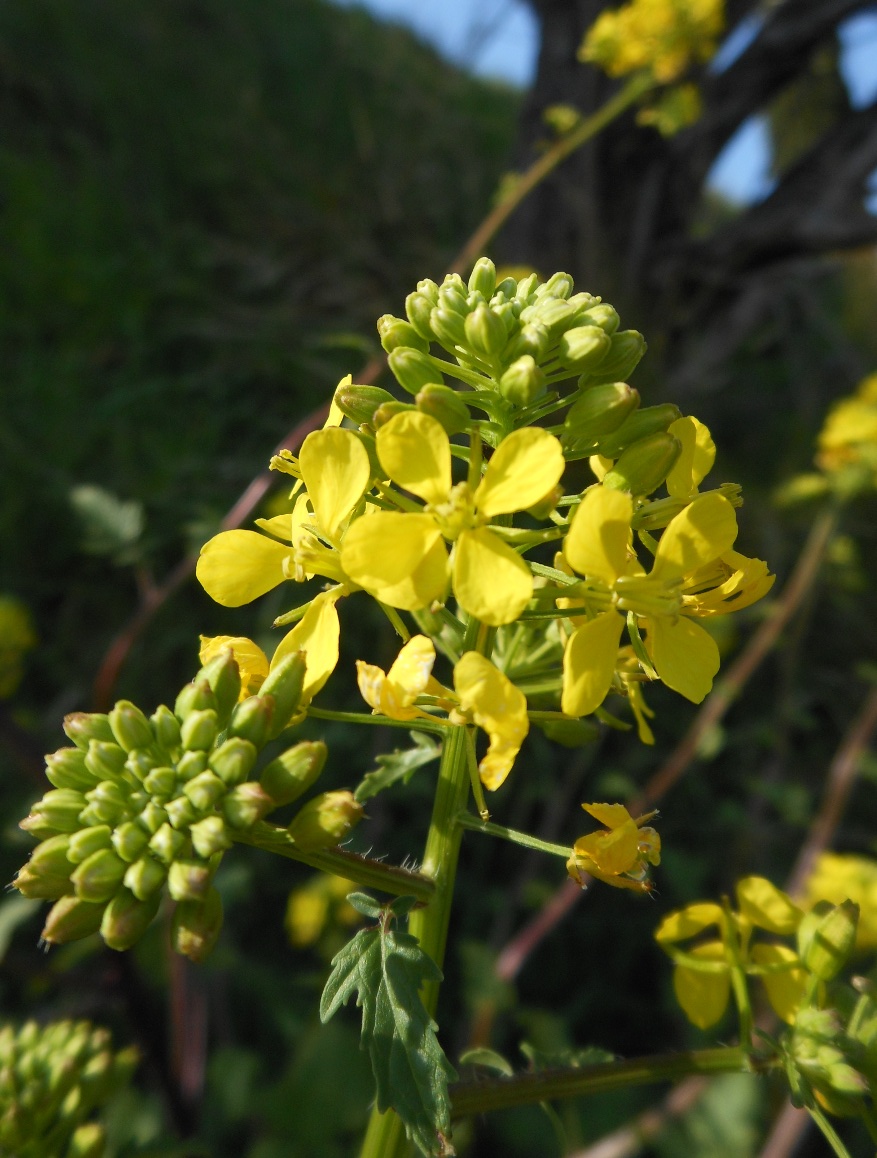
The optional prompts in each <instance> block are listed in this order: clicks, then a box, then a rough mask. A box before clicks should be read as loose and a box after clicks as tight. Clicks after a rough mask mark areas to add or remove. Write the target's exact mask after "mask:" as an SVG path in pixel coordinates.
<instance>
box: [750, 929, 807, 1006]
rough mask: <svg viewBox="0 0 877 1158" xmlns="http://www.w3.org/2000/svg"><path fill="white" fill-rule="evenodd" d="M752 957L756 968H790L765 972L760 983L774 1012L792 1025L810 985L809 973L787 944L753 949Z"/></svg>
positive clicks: (754, 946)
mask: <svg viewBox="0 0 877 1158" xmlns="http://www.w3.org/2000/svg"><path fill="white" fill-rule="evenodd" d="M750 957H751V959H752V961H753V962H754V964H756V965H773V966H778V965H785V966H787V968H784V969H777V970H776V972H774V971H771V972H770V973H762V974H761V980H762V981H763V982H764V988H765V989H766V990H767V999H768V1001H769V1002H770V1004H771V1008H772V1009H773V1011H774V1013H775V1014H776V1015H777V1017H779V1018H780V1019H781V1020H782V1021H785V1022H786V1023H787V1024H789V1025H791V1024H792V1022H793V1021H794V1020H795V1013H796V1012H797V1010H798V1008H799V1006H800V1005H801V1002H802V1001H803V1000H804V994H805V993H806V992H807V986H808V982H809V974H808V973H807V971H806V969H803V968H802V967H801V964H800V960H799V958H798V954H797V953H796V952H795V951H794V949H792V948H790V946H788V945H768V944H765V943H761V944H758V945H753V946H752V952H751V953H750Z"/></svg>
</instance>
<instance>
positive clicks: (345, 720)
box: [308, 707, 448, 736]
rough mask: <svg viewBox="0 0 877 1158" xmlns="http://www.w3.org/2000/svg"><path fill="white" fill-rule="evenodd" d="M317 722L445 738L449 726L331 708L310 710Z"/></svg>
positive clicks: (440, 723)
mask: <svg viewBox="0 0 877 1158" xmlns="http://www.w3.org/2000/svg"><path fill="white" fill-rule="evenodd" d="M308 715H309V716H313V717H314V719H315V720H337V721H338V722H339V723H341V724H373V725H375V727H379V728H404V729H405V731H406V732H431V733H432V734H433V735H434V736H444V735H445V733H446V732H447V730H448V725H447V724H446V723H445V722H444V721H443V720H442V721H436V723H434V724H431V723H430V722H429V721H428V720H424V719H422V718H418V719H416V720H391V719H390V717H389V716H371V715H369V714H368V712H334V711H332V710H331V709H330V708H313V707H309V708H308Z"/></svg>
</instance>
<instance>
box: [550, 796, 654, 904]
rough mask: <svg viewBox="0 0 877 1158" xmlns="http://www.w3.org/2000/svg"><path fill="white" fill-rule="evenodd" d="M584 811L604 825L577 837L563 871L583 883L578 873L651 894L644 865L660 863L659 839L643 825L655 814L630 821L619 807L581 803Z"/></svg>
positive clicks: (629, 816) (627, 814) (577, 882)
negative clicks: (565, 869) (565, 870)
mask: <svg viewBox="0 0 877 1158" xmlns="http://www.w3.org/2000/svg"><path fill="white" fill-rule="evenodd" d="M582 808H584V810H585V812H587V813H589V814H590V815H591V816H593V817H594V819H595V820H599V822H600V823H601V824H602V825H604V828H602V829H598V830H597V832H591V833H589V834H588V835H587V836H580V837H579V839H578V840H577V841H576V842H575V844H574V845H573V850H572V855H571V856H570V858H569V860H568V861H567V863H566V868H567V872H568V873H569V875H570V876H571V877H572V879H573V880H574V881H575V882H576V884H583V883H584V882H583V880H582V874H583V873H587V874H588V875H589V876H592V877H596V878H597V879H598V880H601V881H605V882H606V884H607V885H614V886H615V888H618V889H633V890H634V891H635V892H638V893H648V892H651V889H652V882H651V881H650V880H649V877H648V871H649V870H648V866H649V865H650V864H653V865H657V864H660V863H661V838H660V836H658V834H657V832H655V830H654V829H653V828H649V827H648V826H647V825H646V823H645V822H646V821H647V820H651V819H652V817H653V816H655V815H656V814H655V813H654V812H649V813H647V814H646V815H645V816H639V817H637V818H636V819H634V818H633V817H632V816H631V815H630V813H629V812H628V811H627V809H626V808H625V807H624V805H623V804H583V805H582Z"/></svg>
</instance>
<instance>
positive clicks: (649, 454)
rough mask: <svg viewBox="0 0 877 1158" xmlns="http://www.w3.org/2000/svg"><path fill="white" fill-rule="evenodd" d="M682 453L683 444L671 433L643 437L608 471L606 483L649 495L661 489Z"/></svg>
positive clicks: (620, 489)
mask: <svg viewBox="0 0 877 1158" xmlns="http://www.w3.org/2000/svg"><path fill="white" fill-rule="evenodd" d="M681 453H682V443H681V442H680V441H679V439H678V438H674V437H673V435H672V434H651V435H649V437H648V438H641V439H639V440H638V441H637V442H635V443H634V444H633V445H632V446H629V447H628V448H627V450H626V451H625V452H624V453H623V454H622V456H621V457H620V458H619V460H618V461H617V462H616V464H615V466H614V467H613V468H612V470H610V471H607V472H606V474H605V475H604V476H603V486H604V487H610V488H611V489H612V490H616V491H628V492H629V493H630V494H632V495H649V494H651V493H652V491H654V490H657V489H658V487H659V486H660V485H661V483H662V482H663V481H664V479H665V478H666V477H667V475H668V474H669V473H670V471H671V470H672V469H673V467H674V465H675V463H676V460H677V459H678V458H679V455H680V454H681Z"/></svg>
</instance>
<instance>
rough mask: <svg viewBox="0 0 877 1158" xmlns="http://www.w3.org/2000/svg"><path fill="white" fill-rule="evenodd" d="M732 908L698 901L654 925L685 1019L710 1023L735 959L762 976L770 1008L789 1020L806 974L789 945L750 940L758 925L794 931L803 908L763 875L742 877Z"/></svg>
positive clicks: (725, 994)
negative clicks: (682, 945) (711, 932)
mask: <svg viewBox="0 0 877 1158" xmlns="http://www.w3.org/2000/svg"><path fill="white" fill-rule="evenodd" d="M737 906H738V911H737V912H736V913H725V911H724V910H723V909H722V908H721V906H719V905H716V904H713V903H712V902H711V901H698V902H696V903H695V904H693V905H686V906H685V908H684V909H678V910H677V911H676V912H673V913H669V914H668V915H667V916H666V917H665V918H664V920H663V921H662V922H661V924H660V925H659V926H658V928H657V929H656V931H655V940H656V941H657V942H658V944H659V945H660V946H661V948H662V949H664V951H665V952H666V953H667V954H668V955H669V956H670V957H671V958H672V959H673V961H674V962H675V966H676V967H675V969H674V972H673V988H674V990H675V992H676V996H677V998H678V1000H679V1004H680V1005H681V1006H682V1009H683V1010H684V1011H685V1015H686V1016H687V1018H688V1020H689V1021H691V1022H692V1023H693V1024H694V1025H696V1026H698V1027H699V1028H700V1029H707V1028H708V1027H709V1026H711V1025H714V1024H715V1023H716V1022H717V1021H718V1020H719V1018H720V1017H721V1016H722V1014H723V1013H724V1012H725V1009H726V1007H727V1004H728V999H729V997H730V992H731V971H732V969H733V968H734V967H735V962H736V961H739V962H740V964H741V965H742V968H743V970H744V972H745V973H746V974H748V975H750V976H757V977H759V978H760V979H761V981H762V983H763V984H764V987H765V990H766V992H767V999H768V1001H769V1002H770V1004H771V1007H772V1008H773V1010H774V1012H775V1013H776V1014H777V1015H778V1016H779V1017H780V1018H782V1020H783V1021H785V1022H788V1023H789V1024H791V1023H792V1021H794V1017H795V1010H796V1009H797V1008H798V1006H799V1005H800V1004H801V1001H802V999H803V997H804V992H805V990H806V988H807V985H808V974H807V972H806V970H805V969H804V968H803V967H802V965H801V961H800V959H799V957H798V954H797V953H796V952H795V951H794V950H793V949H792V948H790V947H789V946H788V945H782V944H777V943H775V942H766V941H759V942H755V943H753V942H752V936H753V933H754V931H755V930H756V929H762V930H764V931H765V932H768V933H773V934H775V935H777V936H782V937H787V936H791V935H792V934H794V932H795V931H796V929H797V928H798V925H799V923H800V921H801V917H802V916H803V914H802V912H801V910H800V909H799V908H798V906H797V905H795V904H794V902H793V901H792V900H791V898H790V897H788V896H786V894H785V893H783V892H781V891H780V890H779V889H778V888H776V886H775V885H773V884H771V882H770V881H769V880H767V879H766V878H764V877H756V876H753V877H746V878H744V879H743V880H741V881H739V882H738V884H737ZM711 928H716V929H717V930H718V934H719V935H718V937H715V936H713V937H712V938H711V939H709V940H707V941H701V942H700V943H698V944H696V945H694V946H691V947H689V948H687V949H684V950H683V949H679V948H677V947H676V946H677V944H678V943H679V942H680V941H688V940H690V939H691V938H692V937H697V936H699V935H700V934H701V933H703V932H705V931H706V930H707V929H711Z"/></svg>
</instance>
